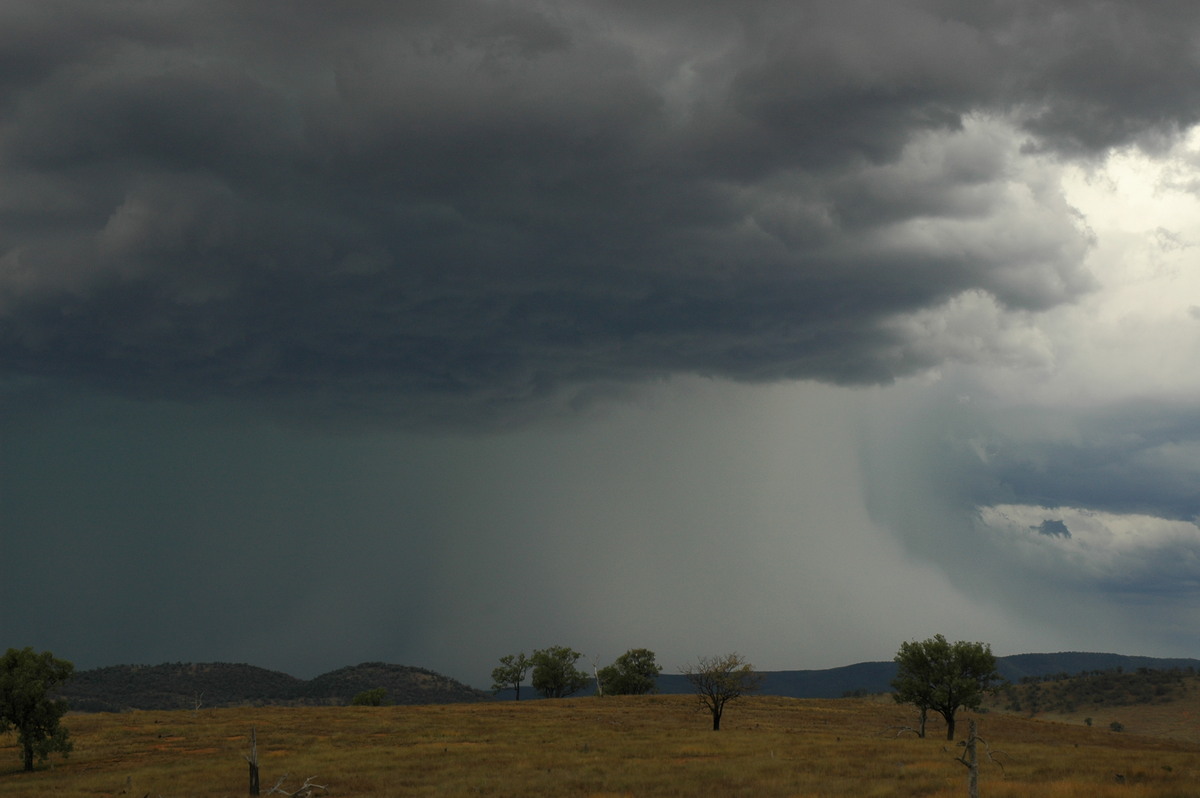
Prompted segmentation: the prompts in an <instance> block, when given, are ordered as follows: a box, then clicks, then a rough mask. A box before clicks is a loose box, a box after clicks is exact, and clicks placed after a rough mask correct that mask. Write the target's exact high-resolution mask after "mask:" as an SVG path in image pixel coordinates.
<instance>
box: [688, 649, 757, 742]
mask: <svg viewBox="0 0 1200 798" xmlns="http://www.w3.org/2000/svg"><path fill="white" fill-rule="evenodd" d="M681 670H682V671H683V675H684V676H685V677H686V678H687V680H688V682H690V683H691V685H692V689H693V690H695V691H696V695H697V697H698V698H699V699H700V704H701V706H703V707H705V708H706V709H707V710H708V711H709V712H710V713H712V721H713V726H712V727H713V731H720V729H721V716H722V715H723V714H724V712H725V705H726V704H727V703H729V702H730V701H732V700H733V699H735V698H739V697H740V696H743V695H746V694H748V693H753V692H755V691H757V690H758V688H759V687H760V686H761V684H762V676H760V675H759V674H758V673H756V672H755V671H754V666H753V665H751V664H750V663H749V662H747V661H746V659H745V658H744V657H742V655H740V654H737V653H733V654H725V655H724V656H720V657H701V658H700V659H698V660H696V663H695V664H694V665H688V666H686V667H684V668H682V669H681Z"/></svg>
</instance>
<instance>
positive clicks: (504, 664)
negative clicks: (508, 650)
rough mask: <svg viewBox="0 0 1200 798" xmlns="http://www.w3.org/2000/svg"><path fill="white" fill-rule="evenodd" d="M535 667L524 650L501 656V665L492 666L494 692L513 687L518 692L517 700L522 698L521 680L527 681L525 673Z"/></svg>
mask: <svg viewBox="0 0 1200 798" xmlns="http://www.w3.org/2000/svg"><path fill="white" fill-rule="evenodd" d="M531 667H533V663H532V662H530V660H529V657H527V656H525V653H524V652H521V653H520V654H508V655H507V656H503V657H501V658H500V666H499V667H496V668H492V692H494V693H498V692H500V691H501V690H507V689H508V688H510V687H511V688H512V689H513V690H515V691H516V693H517V700H518V701H520V700H521V682H523V681H525V674H526V673H528V672H529V669H530V668H531Z"/></svg>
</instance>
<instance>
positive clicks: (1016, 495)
mask: <svg viewBox="0 0 1200 798" xmlns="http://www.w3.org/2000/svg"><path fill="white" fill-rule="evenodd" d="M981 426H982V429H977V430H976V436H975V437H974V439H973V444H974V445H976V446H978V447H981V448H979V449H977V450H976V452H977V456H975V457H974V458H971V457H970V456H967V457H966V458H965V459H974V460H975V465H974V469H975V470H977V471H979V472H982V473H986V474H987V479H986V482H981V483H979V485H978V489H977V491H975V495H973V496H972V497H971V498H972V499H974V500H975V502H976V503H977V504H981V505H982V504H991V503H996V502H1013V501H1017V502H1021V503H1027V504H1036V505H1041V506H1043V507H1060V506H1068V507H1087V508H1090V509H1093V510H1102V511H1107V512H1111V513H1145V514H1148V515H1153V516H1157V517H1160V518H1170V519H1176V520H1180V521H1194V520H1196V519H1198V518H1200V494H1198V493H1197V491H1196V487H1195V486H1196V484H1197V480H1198V479H1200V418H1197V415H1196V412H1195V410H1194V408H1191V407H1179V406H1174V405H1171V404H1169V403H1161V404H1159V405H1157V406H1155V404H1153V403H1146V402H1142V403H1140V404H1139V406H1137V407H1133V406H1124V407H1106V408H1102V409H1097V410H1093V411H1091V412H1080V411H1075V412H1072V413H1064V412H1061V411H1039V410H1032V409H1023V410H1020V411H1014V412H1011V413H1005V414H999V415H998V417H995V418H993V419H991V420H990V421H989V422H987V423H986V424H984V425H981ZM964 454H965V453H964ZM979 454H981V456H979Z"/></svg>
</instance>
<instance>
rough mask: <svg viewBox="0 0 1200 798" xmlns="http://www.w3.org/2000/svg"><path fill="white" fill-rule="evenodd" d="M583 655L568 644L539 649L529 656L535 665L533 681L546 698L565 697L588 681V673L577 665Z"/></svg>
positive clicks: (581, 687) (575, 691)
mask: <svg viewBox="0 0 1200 798" xmlns="http://www.w3.org/2000/svg"><path fill="white" fill-rule="evenodd" d="M582 656H583V655H582V654H580V653H579V652H578V651H576V650H575V649H572V648H567V647H566V646H551V647H550V648H543V649H538V650H537V651H535V652H533V656H532V657H530V658H529V661H530V663H532V665H533V676H532V678H531V680H530V681H531V683H532V684H533V689H534V690H537V691H538V692H539V693H541V694H542V695H543V696H545V697H546V698H565V697H567V696H569V695H571V694H573V693H577V692H579V691H580V690H581V689H583V686H584V685H585V684H587V683H588V675H587V674H586V673H584V672H583V671H581V670H579V669H578V668H576V667H575V663H576V662H578V661H579V658H580V657H582Z"/></svg>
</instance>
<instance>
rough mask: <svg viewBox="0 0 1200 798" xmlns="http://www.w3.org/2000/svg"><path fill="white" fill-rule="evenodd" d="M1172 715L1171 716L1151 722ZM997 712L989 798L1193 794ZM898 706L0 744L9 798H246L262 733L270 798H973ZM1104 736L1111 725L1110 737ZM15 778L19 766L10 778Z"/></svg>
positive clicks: (608, 702)
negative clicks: (35, 753) (28, 755)
mask: <svg viewBox="0 0 1200 798" xmlns="http://www.w3.org/2000/svg"><path fill="white" fill-rule="evenodd" d="M1158 711H1160V712H1161V710H1158ZM1122 714H1123V716H1124V717H1125V718H1126V719H1125V720H1123V721H1122V722H1123V723H1124V724H1125V726H1126V729H1127V731H1125V732H1123V733H1116V732H1112V731H1110V730H1109V729H1108V726H1107V724H1108V719H1107V717H1105V718H1099V717H1097V719H1096V723H1095V725H1094V726H1092V727H1090V728H1089V727H1087V726H1085V725H1083V724H1081V723H1065V722H1048V721H1044V720H1036V719H1035V720H1031V719H1028V718H1024V717H1018V716H1015V715H1005V714H1000V713H995V712H989V713H986V714H982V715H965V714H964V715H963V716H962V719H961V722H960V730H961V732H962V733H963V734H965V733H966V728H967V720H968V719H969V718H970V717H974V718H975V719H976V720H977V721H978V723H979V734H980V736H981V737H982V738H984V739H985V740H986V741H987V742H988V744H989V746H990V748H991V750H992V752H993V753H994V754H995V757H996V759H997V760H999V761H1000V762H1002V763H1003V768H1001V766H1000V765H998V764H995V763H992V762H990V761H986V762H984V764H983V765H982V767H981V778H980V784H981V793H982V794H983V795H984V796H988V797H989V798H1002V797H1008V798H1025V797H1026V796H1049V797H1050V798H1074V797H1078V798H1107V797H1108V796H1113V797H1114V798H1115V797H1116V796H1121V797H1122V798H1126V797H1130V796H1133V797H1136V798H1151V797H1162V798H1166V797H1167V796H1173V797H1176V798H1184V796H1195V795H1197V794H1200V742H1196V741H1195V740H1186V739H1173V738H1168V737H1163V736H1150V735H1146V734H1139V733H1137V731H1138V724H1139V722H1138V721H1137V720H1135V719H1134V718H1133V716H1132V713H1122ZM912 720H913V717H912V713H911V712H910V711H909V710H908V709H907V708H905V707H899V706H897V705H895V704H894V703H893V702H892V701H891V700H890V699H870V698H867V699H840V700H797V699H785V698H771V697H756V698H747V699H741V700H739V701H736V702H734V703H733V704H731V705H730V706H729V708H728V710H727V712H726V715H725V719H724V721H723V724H722V730H721V731H720V732H715V733H714V732H712V731H710V730H709V725H710V721H709V718H708V717H707V716H706V715H704V714H701V713H700V712H697V710H696V704H695V700H694V699H693V698H691V697H688V696H646V697H637V698H634V697H609V698H604V699H598V698H594V697H587V698H574V699H563V700H558V701H522V702H519V703H517V702H512V703H494V704H455V705H444V706H423V707H378V708H377V707H340V708H338V707H328V708H298V707H263V708H240V709H213V710H206V709H202V710H199V711H198V712H191V711H174V712H129V713H121V714H91V715H82V714H81V715H69V716H68V717H67V718H66V722H67V725H68V727H69V728H70V730H71V734H72V737H73V738H74V740H75V752H74V753H73V754H72V755H71V757H70V758H69V759H66V760H63V759H62V758H61V757H57V756H56V757H55V758H54V759H53V760H52V762H51V763H48V764H46V765H42V766H40V768H39V770H37V771H36V772H34V773H23V772H21V771H20V770H19V762H18V756H17V749H16V746H15V739H14V736H13V735H11V734H10V735H7V736H4V737H0V795H3V796H5V798H34V796H36V797H37V798H43V797H44V796H70V797H74V796H79V797H82V796H118V795H129V796H138V797H139V798H140V796H146V795H149V796H152V797H153V796H163V797H164V798H185V796H242V795H246V794H247V785H248V777H247V764H246V761H245V759H244V755H245V754H246V753H247V752H248V746H249V734H250V729H251V727H252V726H253V727H255V728H256V730H257V737H258V748H259V759H260V763H261V771H262V789H263V792H264V793H266V792H267V790H268V789H269V788H270V787H271V786H272V785H274V784H275V782H276V780H277V779H278V778H279V777H281V776H284V775H285V774H290V775H289V776H288V779H287V781H286V782H285V784H284V785H283V786H284V787H285V788H286V789H288V790H289V791H292V790H295V789H296V788H297V787H298V786H299V785H300V784H301V783H303V781H304V779H305V778H306V777H310V776H311V777H314V782H315V783H316V784H320V785H325V786H327V787H328V791H327V792H325V793H317V794H325V795H330V796H459V795H462V796H466V795H495V796H591V798H602V797H607V796H709V795H720V796H754V797H755V798H770V797H771V796H855V797H856V798H862V797H864V796H933V797H935V798H937V797H940V796H963V795H965V794H966V769H965V768H964V767H963V766H962V765H961V764H959V763H958V762H957V761H955V757H957V756H959V755H960V753H961V751H962V749H961V747H958V746H955V745H953V744H948V743H947V742H946V741H945V739H938V736H939V735H941V736H942V737H943V738H944V734H945V731H944V728H943V727H941V726H940V725H937V724H933V723H931V728H930V736H929V737H928V738H927V739H924V740H921V739H916V738H915V737H914V736H912V735H901V736H897V732H896V727H900V726H904V725H907V724H910V723H911V722H912ZM1101 720H1103V721H1104V723H1103V724H1101V723H1100V721H1101ZM10 766H11V767H10Z"/></svg>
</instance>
